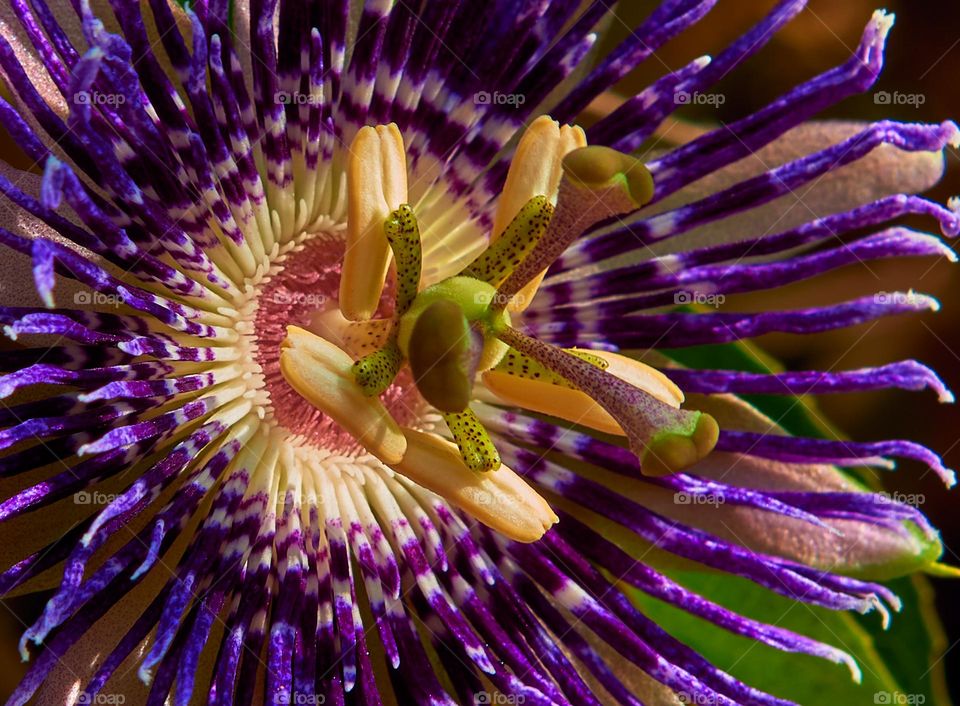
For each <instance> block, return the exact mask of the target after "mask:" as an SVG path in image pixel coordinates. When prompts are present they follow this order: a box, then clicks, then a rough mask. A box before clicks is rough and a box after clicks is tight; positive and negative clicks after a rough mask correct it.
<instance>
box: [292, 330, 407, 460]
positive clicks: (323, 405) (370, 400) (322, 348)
mask: <svg viewBox="0 0 960 706" xmlns="http://www.w3.org/2000/svg"><path fill="white" fill-rule="evenodd" d="M352 369H353V359H352V358H351V357H350V356H349V355H347V354H346V353H345V352H344V351H342V350H340V349H339V348H337V347H336V346H335V345H333V344H332V343H330V342H329V341H326V340H324V339H322V338H320V337H319V336H315V335H313V334H312V333H310V332H309V331H305V330H304V329H302V328H299V327H297V326H290V327H288V328H287V338H286V339H285V340H284V342H283V344H282V350H281V352H280V370H281V372H282V373H283V377H284V379H286V381H287V382H288V383H289V384H290V386H291V387H292V388H293V389H295V390H296V391H297V392H298V393H300V395H302V396H303V397H304V398H305V399H306V400H307V401H308V402H310V403H311V404H312V405H314V406H315V407H317V408H319V409H320V410H322V411H323V412H324V413H325V414H327V415H329V416H330V417H331V418H332V419H333V420H334V421H336V422H337V423H338V424H340V425H341V426H342V427H343V428H344V429H346V430H347V431H348V432H350V433H351V434H352V435H353V436H354V437H355V438H356V439H357V440H358V441H359V442H360V443H362V444H363V445H364V447H366V449H367V450H368V451H369V452H370V453H371V454H373V455H374V456H376V457H377V458H379V459H380V460H381V461H383V462H384V463H386V464H391V463H397V462H399V461H400V460H401V459H402V458H403V455H404V451H405V450H406V447H407V442H406V438H405V437H404V435H403V432H402V431H401V430H400V427H399V425H398V424H397V423H396V422H395V421H394V419H393V417H391V416H390V413H389V412H387V410H386V409H385V408H384V406H383V404H382V403H381V402H380V400H379V399H377V398H376V397H368V396H366V395H364V394H363V392H362V390H361V389H360V387H359V386H358V385H357V383H356V380H355V379H354V375H353V370H352Z"/></svg>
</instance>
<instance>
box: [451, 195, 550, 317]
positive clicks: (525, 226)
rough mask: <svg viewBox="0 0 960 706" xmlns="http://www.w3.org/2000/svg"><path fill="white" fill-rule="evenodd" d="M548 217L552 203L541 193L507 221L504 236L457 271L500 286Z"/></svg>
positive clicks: (530, 248) (525, 252) (545, 226)
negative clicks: (507, 224)
mask: <svg viewBox="0 0 960 706" xmlns="http://www.w3.org/2000/svg"><path fill="white" fill-rule="evenodd" d="M551 216H553V206H551V205H550V201H549V199H547V197H546V196H543V195H541V196H534V197H533V198H532V199H530V200H529V201H527V203H525V204H524V205H523V208H521V209H520V212H519V213H517V215H516V216H515V217H514V219H513V220H512V221H510V225H509V226H507V229H506V231H504V233H503V236H502V237H500V238H497V239H496V240H495V241H494V242H492V243H491V244H490V245H489V246H488V247H487V249H486V250H484V251H483V252H482V253H480V254H479V255H478V256H477V259H476V260H474V261H473V262H471V263H470V264H469V265H468V266H467V267H466V268H465V269H464V270H463V272H461V273H460V274H461V275H463V276H467V277H473V278H474V279H478V280H480V281H481V282H486V283H487V284H492V285H493V286H494V287H497V286H499V285H500V284H502V283H503V280H505V279H506V278H507V277H508V276H509V275H510V273H511V272H513V270H514V269H515V268H516V267H517V266H518V265H519V264H520V263H521V262H523V260H524V258H526V256H527V255H528V254H529V253H530V251H531V250H533V248H534V246H536V244H537V242H538V241H539V240H540V238H541V236H542V235H543V233H544V232H545V231H546V229H547V225H548V224H549V223H550V218H551ZM517 299H518V300H519V299H520V297H517Z"/></svg>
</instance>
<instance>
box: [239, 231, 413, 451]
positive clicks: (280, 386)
mask: <svg viewBox="0 0 960 706" xmlns="http://www.w3.org/2000/svg"><path fill="white" fill-rule="evenodd" d="M343 251H344V246H343V242H342V241H340V240H336V239H333V238H322V237H321V238H315V239H313V240H310V241H308V242H307V243H306V244H305V245H304V246H303V248H302V249H301V250H299V251H295V252H292V253H290V254H289V255H288V256H287V258H286V260H285V261H284V263H283V269H281V270H280V271H279V272H278V273H276V274H275V275H274V276H273V277H272V278H271V279H270V281H269V282H267V283H266V284H265V285H264V286H263V288H262V290H261V291H260V296H259V298H258V299H257V313H256V315H255V317H254V322H253V323H254V334H255V336H256V341H257V354H256V360H257V362H258V363H259V364H260V367H261V368H262V369H263V374H264V378H265V383H266V389H267V392H268V393H269V395H270V400H271V403H272V405H273V412H274V416H275V417H276V420H277V422H278V424H279V425H280V426H282V427H284V428H286V429H287V430H288V431H290V432H291V433H293V434H297V435H300V436H303V437H304V438H305V439H307V441H309V442H310V443H311V444H313V445H314V446H317V447H320V448H323V449H326V450H328V451H330V452H332V453H337V454H344V455H356V454H360V453H362V452H363V447H362V445H361V444H359V443H358V442H357V440H356V439H355V438H354V437H353V436H352V435H351V434H350V433H348V432H347V431H346V430H344V429H343V428H342V427H341V426H340V425H339V424H337V423H336V422H334V421H333V420H332V419H331V418H330V417H328V416H327V415H325V414H324V413H323V412H321V411H320V410H318V409H317V408H316V407H314V406H313V405H311V404H310V403H309V402H307V401H306V400H305V399H304V398H303V397H301V396H300V394H299V393H298V392H297V391H296V390H294V389H293V388H292V387H290V385H288V384H287V381H286V380H284V378H283V375H282V374H281V372H280V344H281V343H282V342H283V339H284V338H286V335H287V326H289V325H291V324H295V325H298V326H303V327H304V328H309V323H310V321H311V318H312V317H313V316H314V315H315V314H316V313H317V312H323V311H327V310H329V309H333V308H335V307H337V297H338V294H339V290H340V263H341V261H342V260H343ZM392 310H393V287H392V283H391V282H389V281H388V283H387V286H386V287H385V288H384V293H383V298H382V300H381V303H380V309H379V310H378V311H377V316H378V317H386V316H390V315H391V313H392ZM380 399H381V401H382V402H383V404H384V406H385V407H386V408H387V411H389V412H390V414H391V415H392V416H393V418H394V419H396V420H397V422H398V423H399V424H400V425H401V426H412V425H413V424H414V423H415V422H416V421H417V419H418V418H419V417H420V415H421V414H422V412H423V409H424V402H423V399H422V398H421V397H420V395H419V393H418V392H417V389H416V386H415V385H414V384H413V381H412V379H411V377H410V372H409V369H408V368H406V367H404V369H403V370H401V372H400V375H398V376H397V380H396V381H395V382H394V384H393V385H391V386H390V387H389V388H388V389H387V391H386V392H384V393H383V395H381V398H380Z"/></svg>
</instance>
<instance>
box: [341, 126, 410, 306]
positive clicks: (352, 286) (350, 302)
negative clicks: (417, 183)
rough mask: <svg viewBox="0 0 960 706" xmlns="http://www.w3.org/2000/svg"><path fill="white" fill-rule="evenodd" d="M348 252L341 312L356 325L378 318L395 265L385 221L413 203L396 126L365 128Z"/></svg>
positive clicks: (352, 154) (355, 152) (351, 181)
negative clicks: (355, 322) (392, 267)
mask: <svg viewBox="0 0 960 706" xmlns="http://www.w3.org/2000/svg"><path fill="white" fill-rule="evenodd" d="M346 172H347V238H346V241H347V249H346V253H345V255H344V258H343V274H342V277H341V280H340V310H341V311H342V312H343V315H344V316H345V317H346V318H348V319H350V320H352V321H365V320H367V319H369V318H370V317H372V316H373V314H374V312H375V311H376V310H377V305H378V304H379V302H380V294H381V292H382V291H383V283H384V282H385V281H386V277H387V269H388V268H389V265H390V246H389V244H388V243H387V238H386V236H385V234H384V226H383V224H384V221H385V220H386V219H387V217H388V216H389V215H390V213H391V212H392V211H394V210H396V209H398V208H399V207H400V205H401V204H403V203H406V201H407V162H406V155H405V152H404V147H403V137H402V136H401V135H400V130H399V128H397V126H396V125H395V124H394V123H390V124H389V125H378V126H377V127H376V128H373V127H364V128H361V129H360V130H359V131H358V132H357V136H356V137H355V138H354V139H353V143H352V144H351V145H350V150H349V155H348V158H347V169H346Z"/></svg>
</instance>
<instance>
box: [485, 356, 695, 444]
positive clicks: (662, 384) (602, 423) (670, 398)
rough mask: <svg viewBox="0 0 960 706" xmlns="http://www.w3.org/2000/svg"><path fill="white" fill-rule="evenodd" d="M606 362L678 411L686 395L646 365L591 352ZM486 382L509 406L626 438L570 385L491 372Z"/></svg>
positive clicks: (601, 410) (600, 409)
mask: <svg viewBox="0 0 960 706" xmlns="http://www.w3.org/2000/svg"><path fill="white" fill-rule="evenodd" d="M589 354H590V356H596V357H597V358H600V359H602V360H603V361H604V362H605V363H606V366H605V370H606V371H607V372H608V373H610V374H611V375H615V376H616V377H618V378H620V379H621V380H624V381H626V382H628V383H630V384H631V385H633V386H635V387H638V388H640V389H641V390H643V391H644V392H648V393H649V394H651V395H653V396H654V397H656V398H657V399H658V400H660V401H661V402H664V403H666V404H668V405H670V406H671V407H674V408H676V409H679V408H680V405H681V403H682V402H683V392H682V391H681V390H680V388H679V387H677V386H676V385H675V384H674V383H673V381H672V380H670V379H669V378H668V377H667V376H666V375H664V374H663V373H662V372H660V371H659V370H657V369H656V368H651V367H650V366H649V365H646V364H645V363H641V362H640V361H637V360H633V359H632V358H628V357H626V356H623V355H619V354H617V353H609V352H606V351H589ZM483 383H484V385H485V386H486V387H487V389H488V390H490V391H491V392H492V393H493V394H494V395H496V397H497V398H499V399H500V400H503V401H504V402H506V403H507V404H511V405H514V406H517V407H522V408H524V409H528V410H530V411H532V412H539V413H540V414H548V415H550V416H552V417H559V418H560V419H565V420H567V421H568V422H573V423H574V424H580V425H582V426H585V427H589V428H591V429H596V430H597V431H601V432H605V433H607V434H617V435H623V433H624V432H623V429H621V428H620V425H619V424H618V423H617V421H616V420H615V419H614V418H613V417H612V416H611V415H610V414H609V413H608V412H607V411H606V410H605V409H604V408H603V407H601V406H600V405H599V404H597V403H596V402H595V401H594V400H593V399H592V398H591V397H590V396H588V395H587V394H586V393H584V392H581V391H580V390H577V389H574V388H572V387H570V386H567V385H557V384H555V383H554V382H552V381H551V380H549V379H543V377H542V376H541V377H536V378H535V377H530V376H527V375H525V374H524V373H523V372H522V371H512V372H507V371H504V370H502V369H493V370H488V371H487V372H485V373H484V374H483Z"/></svg>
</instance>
